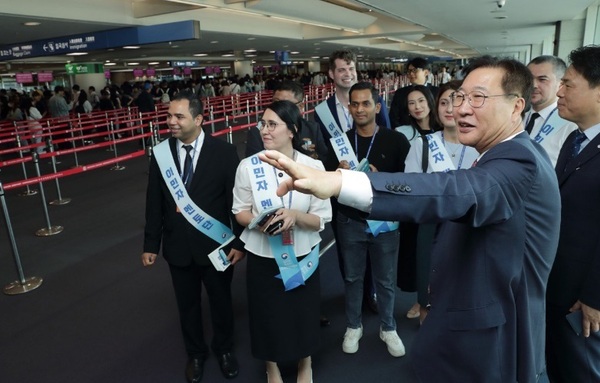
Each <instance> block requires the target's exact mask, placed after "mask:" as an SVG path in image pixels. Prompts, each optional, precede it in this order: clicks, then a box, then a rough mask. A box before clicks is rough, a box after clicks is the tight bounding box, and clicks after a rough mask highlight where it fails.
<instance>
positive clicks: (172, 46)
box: [171, 45, 179, 48]
mask: <svg viewBox="0 0 600 383" xmlns="http://www.w3.org/2000/svg"><path fill="white" fill-rule="evenodd" d="M171 48H179V45H171Z"/></svg>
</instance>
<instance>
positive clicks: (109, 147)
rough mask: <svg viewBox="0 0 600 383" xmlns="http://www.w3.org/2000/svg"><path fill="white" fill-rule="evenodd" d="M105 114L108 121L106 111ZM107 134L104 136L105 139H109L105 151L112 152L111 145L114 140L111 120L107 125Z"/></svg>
mask: <svg viewBox="0 0 600 383" xmlns="http://www.w3.org/2000/svg"><path fill="white" fill-rule="evenodd" d="M105 116H106V120H107V121H108V113H106V114H105ZM107 129H108V136H107V137H106V138H105V139H107V140H109V141H110V145H108V148H106V151H107V152H112V151H113V150H114V148H113V146H114V142H115V135H114V132H113V123H112V121H110V122H109V124H108V126H107Z"/></svg>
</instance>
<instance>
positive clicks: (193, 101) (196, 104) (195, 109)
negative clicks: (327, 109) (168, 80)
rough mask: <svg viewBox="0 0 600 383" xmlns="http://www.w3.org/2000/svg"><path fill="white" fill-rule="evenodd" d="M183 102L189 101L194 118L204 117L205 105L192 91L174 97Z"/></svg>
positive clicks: (175, 99) (185, 91) (174, 99)
mask: <svg viewBox="0 0 600 383" xmlns="http://www.w3.org/2000/svg"><path fill="white" fill-rule="evenodd" d="M181 100H188V101H189V103H190V106H189V111H190V114H191V115H192V117H193V118H196V117H197V116H198V115H203V114H202V113H203V112H204V105H202V101H201V100H200V99H199V98H198V96H197V95H195V94H194V93H193V92H192V91H190V90H182V91H181V92H178V93H177V94H176V95H175V96H173V99H172V100H171V102H172V101H181ZM296 109H298V108H296Z"/></svg>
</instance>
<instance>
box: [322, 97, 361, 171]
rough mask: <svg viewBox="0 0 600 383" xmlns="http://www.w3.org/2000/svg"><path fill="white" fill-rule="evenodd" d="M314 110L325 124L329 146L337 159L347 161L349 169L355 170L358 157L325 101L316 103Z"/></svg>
mask: <svg viewBox="0 0 600 383" xmlns="http://www.w3.org/2000/svg"><path fill="white" fill-rule="evenodd" d="M315 112H317V114H318V115H319V118H320V119H321V122H322V123H323V125H325V128H326V129H327V132H328V133H329V135H330V136H331V138H330V139H329V141H330V142H331V147H332V148H333V151H334V152H335V156H336V157H337V159H338V161H339V162H341V161H347V162H348V164H349V165H350V169H352V170H356V167H357V166H358V159H357V158H356V155H355V154H354V151H353V150H352V146H351V145H350V140H348V136H347V135H346V134H344V132H343V131H342V129H340V127H339V126H338V124H337V123H336V122H335V118H334V117H333V114H331V110H330V109H329V106H328V105H327V101H323V102H322V103H320V104H319V105H317V106H316V108H315Z"/></svg>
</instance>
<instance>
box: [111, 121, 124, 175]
mask: <svg viewBox="0 0 600 383" xmlns="http://www.w3.org/2000/svg"><path fill="white" fill-rule="evenodd" d="M110 131H111V132H112V138H113V142H114V143H115V144H114V145H115V146H114V148H115V158H119V154H118V152H117V141H116V140H115V131H114V129H113V122H112V121H111V122H110ZM123 169H125V166H122V165H119V162H118V161H117V162H116V163H115V166H113V167H112V168H110V170H123Z"/></svg>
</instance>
